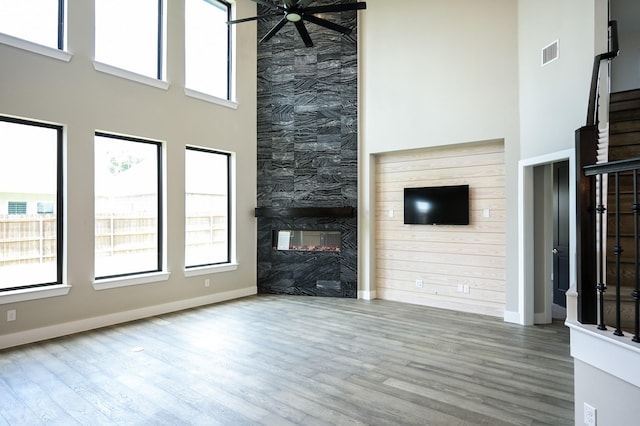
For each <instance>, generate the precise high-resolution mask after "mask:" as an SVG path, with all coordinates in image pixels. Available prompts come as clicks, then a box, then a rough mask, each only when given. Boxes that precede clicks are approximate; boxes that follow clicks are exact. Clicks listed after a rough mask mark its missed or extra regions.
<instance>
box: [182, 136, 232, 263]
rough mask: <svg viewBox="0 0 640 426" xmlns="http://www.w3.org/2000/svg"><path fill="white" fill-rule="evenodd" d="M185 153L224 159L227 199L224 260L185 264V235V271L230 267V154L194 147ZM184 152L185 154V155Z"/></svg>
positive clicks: (187, 149) (187, 148)
mask: <svg viewBox="0 0 640 426" xmlns="http://www.w3.org/2000/svg"><path fill="white" fill-rule="evenodd" d="M186 151H194V152H200V153H207V154H212V155H218V156H223V157H226V158H225V165H226V188H225V190H226V198H227V205H226V209H225V213H226V231H227V232H226V243H227V244H226V254H227V256H226V259H225V260H223V261H219V262H205V263H194V264H187V255H186V251H187V249H186V244H187V237H186V235H185V270H187V271H188V270H196V269H201V268H208V267H216V266H222V265H230V264H231V263H232V257H233V256H232V247H233V245H232V235H233V233H232V226H233V218H232V212H233V208H232V205H233V199H232V181H231V167H232V162H231V153H228V152H223V151H218V150H215V149H209V148H201V147H194V146H187V147H186ZM186 151H185V153H186ZM186 166H187V164H186V160H185V167H186ZM186 198H187V188H186V186H185V232H187V231H188V229H187V221H188V217H187V214H188V212H187V208H186V203H187V199H186Z"/></svg>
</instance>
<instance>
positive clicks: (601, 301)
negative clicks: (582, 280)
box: [596, 175, 607, 330]
mask: <svg viewBox="0 0 640 426" xmlns="http://www.w3.org/2000/svg"><path fill="white" fill-rule="evenodd" d="M596 178H597V179H599V181H600V182H599V185H598V187H599V188H600V191H599V194H598V206H597V207H596V213H597V214H598V216H597V222H598V224H599V226H598V285H597V286H596V288H597V289H598V329H599V330H606V329H607V326H606V325H605V323H604V292H605V291H606V289H607V286H606V285H605V283H604V259H605V258H606V254H605V253H604V240H603V236H604V231H603V229H604V220H605V219H604V213H605V211H606V210H607V209H606V208H605V207H604V196H603V195H602V192H603V191H604V185H603V181H604V176H603V175H598V176H596Z"/></svg>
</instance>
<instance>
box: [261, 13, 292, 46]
mask: <svg viewBox="0 0 640 426" xmlns="http://www.w3.org/2000/svg"><path fill="white" fill-rule="evenodd" d="M287 22H289V21H288V20H287V18H282V19H281V20H280V21H279V22H278V23H277V24H276V25H275V26H274V27H273V28H271V29H270V30H269V32H268V33H266V34H265V36H264V37H262V38H261V39H260V43H264V42H265V41H267V40H269V39H270V38H271V37H273V36H274V35H276V33H277V32H278V31H280V28H282V27H284V24H286V23H287Z"/></svg>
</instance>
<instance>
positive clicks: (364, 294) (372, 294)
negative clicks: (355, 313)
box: [358, 290, 377, 300]
mask: <svg viewBox="0 0 640 426" xmlns="http://www.w3.org/2000/svg"><path fill="white" fill-rule="evenodd" d="M358 299H362V300H374V299H377V297H376V291H375V290H367V291H359V292H358Z"/></svg>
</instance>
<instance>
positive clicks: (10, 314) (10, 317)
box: [7, 309, 16, 321]
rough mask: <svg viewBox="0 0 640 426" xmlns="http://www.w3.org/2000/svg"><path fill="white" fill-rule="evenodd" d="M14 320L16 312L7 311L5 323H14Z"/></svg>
mask: <svg viewBox="0 0 640 426" xmlns="http://www.w3.org/2000/svg"><path fill="white" fill-rule="evenodd" d="M15 320H16V310H15V309H10V310H8V311H7V321H15Z"/></svg>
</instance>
